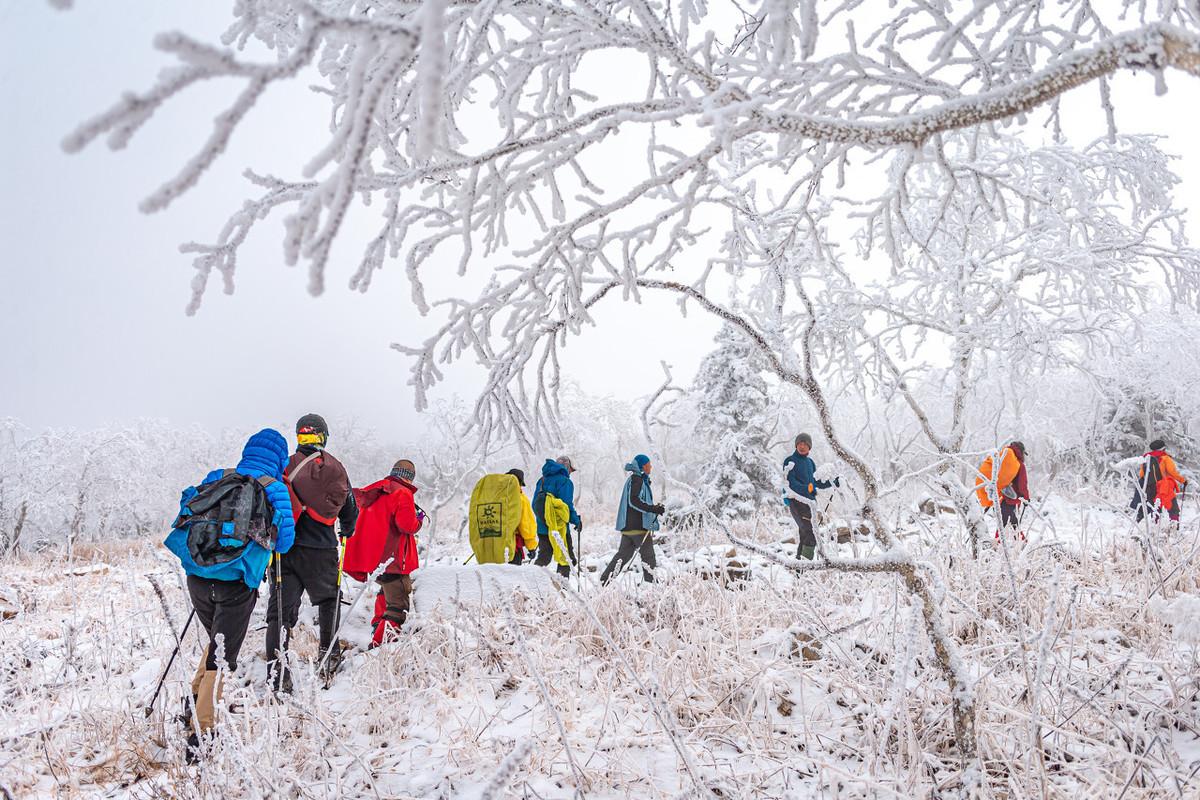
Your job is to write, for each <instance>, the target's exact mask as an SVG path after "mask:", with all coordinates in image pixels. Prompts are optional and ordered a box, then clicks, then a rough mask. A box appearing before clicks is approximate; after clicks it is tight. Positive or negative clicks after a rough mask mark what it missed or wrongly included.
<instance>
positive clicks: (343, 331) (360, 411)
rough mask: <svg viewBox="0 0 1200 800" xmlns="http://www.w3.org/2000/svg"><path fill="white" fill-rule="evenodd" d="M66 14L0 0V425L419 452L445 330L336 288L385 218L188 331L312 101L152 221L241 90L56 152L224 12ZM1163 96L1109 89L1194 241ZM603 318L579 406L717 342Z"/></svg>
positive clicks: (674, 320) (1074, 117) (262, 238)
mask: <svg viewBox="0 0 1200 800" xmlns="http://www.w3.org/2000/svg"><path fill="white" fill-rule="evenodd" d="M77 5H78V8H76V9H75V10H73V11H70V12H56V11H54V10H53V9H51V8H50V7H49V6H48V5H47V4H46V3H44V2H35V0H0V103H2V107H3V108H4V109H5V111H6V113H5V117H6V120H5V123H4V125H3V126H2V127H0V138H2V142H0V145H2V146H0V186H3V193H2V195H0V243H2V244H3V249H2V251H0V252H2V253H3V260H2V261H0V263H2V264H3V271H4V285H3V292H0V338H2V341H3V346H2V347H0V374H2V375H3V376H4V379H3V387H4V388H3V391H0V417H3V416H13V417H16V418H18V419H20V420H21V421H22V422H24V423H25V424H26V425H29V426H30V427H33V428H39V427H43V426H50V425H53V426H71V427H90V426H96V425H101V424H113V423H117V424H120V423H123V422H126V421H130V420H133V419H137V418H140V417H155V418H162V419H165V420H168V421H169V422H171V423H172V424H174V425H179V426H184V425H189V424H192V423H198V424H200V425H203V426H206V427H213V428H226V427H245V428H253V427H258V426H261V425H276V426H287V425H290V423H291V421H292V420H294V419H295V418H296V417H297V416H299V415H300V414H301V413H304V412H307V411H318V412H321V413H324V414H326V415H327V416H330V417H340V418H351V417H352V418H355V419H356V420H357V421H358V423H359V424H361V425H363V426H368V427H372V428H374V429H376V430H377V431H379V433H380V434H382V435H384V436H385V437H388V438H401V439H408V438H411V437H414V436H415V435H416V434H417V433H418V432H419V431H420V429H421V428H422V427H423V423H422V421H421V419H420V417H419V415H417V414H416V413H415V412H414V410H413V393H412V389H411V388H410V387H409V386H408V385H407V380H408V366H409V363H410V362H409V360H408V359H407V358H406V357H405V356H403V355H401V354H399V353H397V352H395V351H393V350H391V349H390V348H389V344H390V343H391V342H403V343H409V344H414V343H417V342H419V341H421V340H423V339H424V338H425V336H426V335H427V334H428V333H429V332H430V331H431V330H432V329H433V326H434V325H435V324H436V323H437V321H438V319H437V317H436V313H437V312H436V310H435V312H434V315H433V316H431V317H430V318H425V319H423V318H421V317H420V316H419V315H418V314H417V313H416V311H415V310H414V308H413V305H412V303H411V301H410V300H409V287H408V284H407V282H406V280H405V278H404V274H403V269H402V265H401V264H399V263H397V262H395V261H392V262H389V263H388V264H387V266H386V267H385V270H384V272H383V273H382V274H379V275H377V276H375V278H374V279H373V285H372V288H371V290H370V291H369V292H368V293H366V294H359V293H357V292H352V291H350V290H349V289H348V288H346V281H347V280H348V279H349V276H350V274H351V273H352V272H353V270H354V268H355V266H356V265H357V263H358V259H359V256H360V251H361V245H362V242H363V241H364V240H365V239H366V238H367V237H368V236H373V235H374V234H375V222H374V215H375V214H377V213H378V211H377V210H376V209H367V210H366V212H365V213H364V212H362V211H361V210H360V211H358V212H357V213H356V216H355V217H354V218H353V220H352V221H351V222H350V224H348V225H347V226H346V227H344V229H343V231H342V234H341V237H340V239H339V242H338V245H337V246H336V247H335V257H334V259H333V260H332V261H331V266H330V273H329V283H328V288H327V290H326V293H325V295H324V296H322V297H319V298H313V297H311V296H309V294H308V293H307V291H306V288H305V285H306V281H307V275H306V272H305V269H306V268H305V266H304V265H303V263H302V264H301V265H300V266H298V267H296V268H289V267H287V266H285V265H284V264H283V258H282V248H281V245H280V242H281V232H282V226H281V220H282V215H277V216H274V217H272V218H271V219H269V220H267V221H266V222H265V223H263V224H261V225H260V226H259V227H258V228H256V230H255V232H254V233H252V234H251V237H250V239H249V240H248V241H247V243H246V245H245V246H244V247H243V249H242V252H241V255H240V258H239V265H240V266H239V271H238V276H237V291H236V293H235V294H234V295H233V296H232V297H228V296H225V295H224V294H222V293H221V292H220V287H219V286H218V285H216V280H214V282H213V285H210V288H209V292H208V294H207V296H206V298H205V301H204V305H203V306H202V308H201V309H200V311H199V313H198V314H197V315H196V316H195V317H191V318H189V317H187V316H185V314H184V306H185V304H186V302H187V300H188V297H189V284H190V281H191V278H192V275H193V270H192V267H191V257H190V256H188V255H184V254H181V253H179V251H178V246H179V244H180V243H182V242H186V241H191V240H197V241H201V242H209V241H212V240H214V239H215V238H216V235H217V233H218V232H219V230H220V228H221V226H222V225H223V224H224V222H225V220H226V219H227V217H228V215H229V213H230V212H231V211H233V210H234V209H235V208H236V207H237V206H238V204H240V202H241V200H242V198H244V197H247V196H250V195H251V194H252V193H253V192H252V190H253V188H254V187H252V186H250V185H249V184H248V183H247V182H246V181H245V180H244V179H243V178H242V177H241V172H242V170H243V169H245V168H247V167H253V168H254V169H255V170H256V171H258V172H260V173H271V172H275V173H277V174H280V175H282V176H285V177H294V176H296V175H297V174H298V170H299V168H300V167H301V166H302V165H303V164H304V163H305V162H307V161H308V159H309V157H310V156H311V155H312V153H313V152H315V151H316V150H317V149H318V148H319V147H320V146H321V144H323V141H324V138H325V136H326V133H327V115H328V105H327V103H326V101H325V99H324V98H323V97H319V96H316V97H314V96H313V95H312V94H311V93H310V92H308V91H307V85H306V82H305V81H304V80H303V79H301V80H297V81H293V82H292V83H291V84H290V85H289V86H288V88H287V90H286V91H280V90H279V89H278V88H274V89H272V90H271V91H269V92H268V93H267V94H266V96H265V97H264V98H263V99H262V100H260V101H259V103H258V104H257V105H256V107H255V108H254V109H253V110H252V111H251V113H250V114H249V116H248V117H247V120H246V122H245V123H244V124H243V125H242V126H241V127H240V128H239V130H238V131H237V133H236V134H235V135H234V138H233V141H232V144H231V147H230V149H229V151H228V152H227V153H226V154H225V156H224V157H223V158H222V159H221V160H220V161H219V162H218V163H217V164H216V165H215V166H214V167H213V168H212V169H211V170H210V171H209V172H208V173H207V174H206V175H205V177H204V178H203V179H202V181H201V183H200V184H199V185H198V186H197V187H196V188H195V189H194V190H192V191H191V192H189V193H187V194H186V195H184V196H183V197H182V198H181V199H180V200H178V201H176V202H175V203H174V204H173V205H172V206H171V207H170V208H169V209H168V210H167V211H165V212H160V213H158V214H155V215H151V216H147V215H143V214H141V213H139V212H138V211H137V204H138V202H139V201H140V200H141V199H142V198H143V197H145V196H146V195H147V194H149V193H150V192H151V191H153V190H154V189H155V188H157V187H158V186H159V185H160V184H161V183H162V182H163V181H164V180H165V179H167V178H169V177H171V176H172V175H174V174H175V172H176V171H177V169H178V168H179V165H180V164H181V163H183V161H184V160H186V159H187V158H188V157H190V156H191V154H192V152H193V151H194V148H195V147H196V146H197V144H198V143H199V142H200V141H202V140H203V139H204V138H205V137H206V136H207V135H208V133H209V130H210V124H211V120H212V118H213V116H214V115H215V114H217V113H218V112H219V111H220V110H222V109H223V108H224V104H225V103H226V102H227V100H228V97H229V92H230V91H231V89H232V83H225V84H213V85H209V86H202V87H200V88H198V89H191V90H189V91H188V92H187V93H186V94H185V95H184V97H183V100H182V101H180V100H178V99H177V100H175V101H173V102H171V103H169V104H168V105H167V106H166V108H165V109H164V110H163V111H161V112H159V113H158V114H156V115H155V117H154V118H153V119H152V120H151V122H150V123H148V125H147V126H146V127H145V128H144V129H143V131H141V132H140V133H139V134H138V135H137V136H136V137H135V138H134V140H133V141H132V143H131V144H130V146H129V148H128V149H126V150H124V151H120V152H117V153H113V152H112V151H109V150H108V149H107V148H105V147H99V146H94V147H91V148H88V149H87V150H85V151H84V152H83V153H81V154H79V155H75V156H67V155H65V154H64V153H63V152H62V150H61V149H60V147H59V142H60V141H61V140H62V138H63V136H64V135H65V134H66V133H67V132H69V131H70V130H71V129H72V128H73V127H74V126H75V125H76V124H78V123H79V122H80V121H81V120H83V119H85V118H87V117H90V116H92V115H94V114H96V113H98V112H100V111H102V110H104V109H106V108H108V107H109V105H111V103H112V102H113V101H114V100H115V99H116V98H117V97H118V96H119V93H120V92H122V91H124V90H127V89H136V90H141V89H144V88H146V87H147V86H149V85H150V83H151V81H152V79H153V77H154V75H155V73H156V71H157V70H158V69H160V68H161V67H163V66H167V65H170V64H172V63H173V61H172V60H171V59H169V58H167V57H165V56H164V55H163V54H161V53H159V52H158V51H156V50H155V49H154V48H153V47H152V44H151V41H152V38H153V36H154V35H155V34H156V33H159V32H161V31H166V30H172V29H179V30H182V31H185V32H187V33H189V34H192V35H194V36H197V37H199V38H202V39H205V40H209V41H216V39H217V37H218V35H219V34H220V32H221V31H222V30H223V29H224V26H225V24H226V22H227V18H228V5H229V3H228V2H224V3H196V2H184V1H183V0H153V2H151V1H150V0H104V2H97V0H81V1H80V2H79V3H77ZM634 69H636V68H634ZM309 77H311V75H310V76H309ZM1166 77H1167V81H1168V85H1169V87H1170V91H1169V92H1168V94H1167V95H1166V96H1165V97H1155V96H1154V94H1153V78H1152V77H1151V76H1149V75H1136V76H1134V75H1128V74H1122V75H1120V76H1118V78H1117V79H1116V80H1115V82H1114V85H1115V89H1114V95H1115V98H1116V102H1115V105H1116V108H1117V123H1118V127H1119V128H1120V129H1121V130H1122V131H1123V132H1126V133H1160V134H1164V135H1165V136H1167V139H1166V143H1165V144H1166V146H1165V149H1166V150H1167V151H1168V152H1172V153H1175V154H1178V155H1180V156H1181V160H1180V162H1179V164H1178V172H1179V173H1180V174H1181V176H1182V177H1183V179H1184V186H1183V188H1182V190H1180V191H1178V192H1177V195H1176V196H1177V200H1178V201H1179V205H1180V207H1186V208H1188V209H1189V218H1190V222H1191V233H1192V236H1193V238H1195V236H1196V231H1195V229H1196V225H1197V222H1198V220H1197V216H1196V212H1195V209H1196V207H1197V206H1198V205H1200V202H1198V200H1200V154H1198V153H1197V152H1196V146H1195V134H1194V129H1193V128H1192V126H1190V125H1189V124H1188V121H1187V120H1188V118H1189V117H1192V118H1194V115H1195V109H1196V108H1197V107H1200V83H1198V82H1196V81H1189V80H1187V79H1186V78H1184V77H1182V76H1179V75H1173V74H1169V75H1167V76H1166ZM614 80H617V79H616V78H614ZM1067 108H1068V113H1067V114H1066V115H1065V117H1066V128H1067V132H1068V134H1069V135H1071V136H1072V140H1073V143H1075V144H1077V145H1082V144H1084V143H1086V141H1087V140H1088V139H1089V138H1091V137H1093V136H1099V135H1102V134H1103V119H1102V116H1101V113H1100V110H1099V108H1098V104H1097V102H1096V89H1095V87H1087V88H1084V89H1082V90H1078V91H1077V92H1075V94H1074V95H1072V96H1071V98H1070V99H1069V101H1068V103H1067ZM1037 133H1038V132H1037V131H1036V130H1031V131H1030V132H1029V134H1030V135H1031V136H1036V135H1037ZM1045 134H1046V138H1049V131H1046V132H1045ZM634 148H635V154H634V157H633V158H631V159H630V160H629V162H627V163H626V164H620V165H614V169H628V170H635V171H636V170H642V169H644V160H643V157H642V154H641V150H640V148H638V147H637V146H636V145H634ZM697 257H701V256H699V255H698V256H697ZM455 262H456V259H454V258H453V257H452V256H450V255H447V256H445V257H444V263H443V264H442V267H441V268H444V269H445V270H446V271H447V272H448V273H450V272H453V270H454V269H455V266H456V263H455ZM435 285H436V284H435ZM441 294H442V293H441V292H437V291H433V292H431V295H432V296H439V295H441ZM469 294H472V295H473V294H474V292H473V291H472V292H469ZM595 317H596V321H597V327H596V328H595V329H592V330H589V331H587V332H586V333H585V334H584V335H583V336H582V337H580V338H577V339H573V340H572V341H571V342H570V344H569V346H568V348H567V349H566V351H565V355H564V369H565V372H566V373H567V376H568V377H569V378H572V379H575V380H577V381H578V382H579V383H580V384H581V385H582V387H583V388H584V389H585V390H586V391H588V392H592V393H596V394H606V395H607V394H611V395H614V396H616V397H619V398H622V399H633V398H636V397H640V396H644V395H646V394H649V393H650V392H651V391H653V389H654V388H655V387H656V386H657V384H658V383H659V382H660V381H661V379H662V372H661V368H660V366H659V362H660V360H666V361H668V362H670V363H672V364H673V365H674V366H675V376H676V379H677V380H679V381H681V382H686V381H687V380H689V379H690V377H691V375H692V374H693V373H694V371H695V368H696V365H697V363H698V361H699V359H700V358H701V357H702V356H703V354H704V353H705V352H707V351H708V350H709V349H710V348H711V338H712V334H713V333H714V332H715V330H716V325H715V324H714V323H713V322H712V321H711V320H709V319H707V318H706V317H705V316H704V315H702V314H701V313H699V312H696V311H693V312H692V313H690V314H689V316H688V318H687V319H682V318H681V317H680V316H679V314H678V311H677V308H676V306H675V304H674V303H673V302H670V301H665V300H649V301H648V302H646V303H644V304H642V305H632V304H624V303H620V302H619V301H616V300H615V298H614V300H612V301H609V302H608V303H607V304H600V306H599V307H598V308H597V310H596V312H595ZM481 378H482V371H481V370H479V369H478V368H474V367H472V366H471V365H470V364H467V363H462V364H457V365H454V366H452V367H451V368H449V370H448V371H447V381H446V382H445V383H444V384H443V385H442V387H441V388H440V389H439V391H438V393H437V394H436V395H435V397H437V396H440V397H450V396H452V395H455V394H457V395H460V396H462V397H464V398H466V399H467V400H470V401H473V400H474V398H475V396H476V394H477V392H478V390H479V388H480V382H481ZM797 413H798V415H800V416H803V415H804V414H805V410H799V409H798V412H797ZM335 433H336V432H335Z"/></svg>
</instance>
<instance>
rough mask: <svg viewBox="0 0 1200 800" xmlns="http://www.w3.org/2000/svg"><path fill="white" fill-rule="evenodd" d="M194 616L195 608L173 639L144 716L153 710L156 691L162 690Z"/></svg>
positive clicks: (156, 698)
mask: <svg viewBox="0 0 1200 800" xmlns="http://www.w3.org/2000/svg"><path fill="white" fill-rule="evenodd" d="M195 616H196V609H195V608H193V609H192V613H190V614H188V618H187V622H185V623H183V633H181V634H179V638H178V639H177V640H176V641H175V649H174V650H172V651H171V657H170V658H169V659H168V660H167V668H166V669H164V670H163V674H162V677H161V678H159V679H158V686H156V687H155V689H154V696H153V697H151V698H150V703H149V704H148V705H147V706H146V716H147V717H148V716H150V714H151V713H152V712H153V711H154V704H155V702H157V701H158V693H159V692H161V691H162V687H163V683H165V682H166V680H167V673H169V672H170V671H171V665H172V664H174V663H175V656H177V655H179V648H181V647H182V646H183V637H184V636H187V632H188V627H190V626H191V624H192V619H193V618H195Z"/></svg>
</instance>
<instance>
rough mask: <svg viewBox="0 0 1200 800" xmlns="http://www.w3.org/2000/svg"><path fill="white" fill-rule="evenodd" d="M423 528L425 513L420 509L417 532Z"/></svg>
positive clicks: (418, 511) (418, 510)
mask: <svg viewBox="0 0 1200 800" xmlns="http://www.w3.org/2000/svg"><path fill="white" fill-rule="evenodd" d="M423 527H425V511H424V510H423V509H420V508H418V509H417V530H420V529H421V528H423Z"/></svg>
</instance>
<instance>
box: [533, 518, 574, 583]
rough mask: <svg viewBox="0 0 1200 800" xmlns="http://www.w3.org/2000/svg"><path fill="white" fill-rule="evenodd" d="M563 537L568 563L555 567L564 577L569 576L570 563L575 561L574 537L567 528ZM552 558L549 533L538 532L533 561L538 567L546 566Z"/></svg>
mask: <svg viewBox="0 0 1200 800" xmlns="http://www.w3.org/2000/svg"><path fill="white" fill-rule="evenodd" d="M563 539H564V541H563V544H565V545H566V546H567V562H568V563H566V564H559V565H558V566H557V567H555V569H556V570H557V571H558V574H559V575H562V576H563V577H564V578H569V577H571V564H575V563H576V558H575V537H574V535H572V533H571V531H570V530H568V531H567V535H566V536H564V537H563ZM553 560H554V545H553V544H552V543H551V541H550V534H548V533H539V534H538V548H537V558H536V559H535V560H534V562H533V563H534V564H536V565H537V566H539V567H548V566H550V562H551V561H553Z"/></svg>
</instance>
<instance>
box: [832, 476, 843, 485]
mask: <svg viewBox="0 0 1200 800" xmlns="http://www.w3.org/2000/svg"><path fill="white" fill-rule="evenodd" d="M833 485H834V486H837V487H841V485H842V479H841V478H834V479H833Z"/></svg>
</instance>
